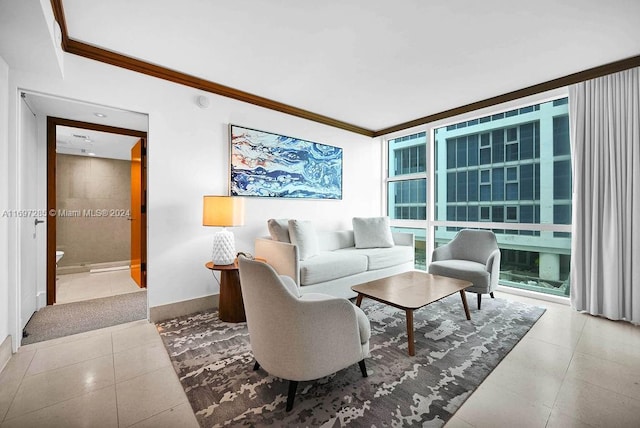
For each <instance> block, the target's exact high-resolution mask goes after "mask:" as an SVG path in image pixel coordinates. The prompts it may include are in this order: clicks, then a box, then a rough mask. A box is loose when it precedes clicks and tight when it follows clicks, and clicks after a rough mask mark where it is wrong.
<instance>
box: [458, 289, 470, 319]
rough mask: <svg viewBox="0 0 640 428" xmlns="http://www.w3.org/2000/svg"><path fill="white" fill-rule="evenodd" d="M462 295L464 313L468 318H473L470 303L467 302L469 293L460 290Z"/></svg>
mask: <svg viewBox="0 0 640 428" xmlns="http://www.w3.org/2000/svg"><path fill="white" fill-rule="evenodd" d="M460 296H461V297H462V306H464V313H465V315H467V319H468V320H470V319H471V314H470V313H469V305H468V304H467V294H466V293H465V292H464V290H460Z"/></svg>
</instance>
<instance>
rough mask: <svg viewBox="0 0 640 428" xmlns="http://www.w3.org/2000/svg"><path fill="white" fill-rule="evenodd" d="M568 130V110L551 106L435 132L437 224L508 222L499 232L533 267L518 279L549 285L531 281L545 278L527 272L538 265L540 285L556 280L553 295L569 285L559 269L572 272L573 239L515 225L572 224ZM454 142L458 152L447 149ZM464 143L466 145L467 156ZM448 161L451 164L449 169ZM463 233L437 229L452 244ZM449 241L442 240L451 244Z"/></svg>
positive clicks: (519, 259)
mask: <svg viewBox="0 0 640 428" xmlns="http://www.w3.org/2000/svg"><path fill="white" fill-rule="evenodd" d="M568 126H569V123H568V104H567V103H558V102H556V103H554V102H553V101H550V102H546V103H542V104H538V105H534V106H528V107H523V108H522V109H515V110H512V111H510V112H509V114H508V115H505V114H502V113H499V114H495V115H489V116H484V117H483V118H481V119H480V120H478V121H477V122H473V123H471V121H466V122H465V126H464V127H459V126H457V124H454V125H450V126H448V127H441V128H438V129H436V130H435V133H434V135H435V138H434V140H435V141H434V142H433V144H434V150H435V151H436V152H437V153H438V157H437V158H436V170H435V177H436V186H435V195H434V199H435V200H436V201H437V202H436V207H435V219H436V220H442V221H454V220H455V221H463V222H464V221H465V219H466V221H482V222H486V221H491V222H496V223H502V222H504V223H509V224H505V225H504V226H502V228H501V229H496V230H494V232H496V234H497V235H498V242H500V243H501V246H502V247H503V248H504V250H505V251H508V254H510V256H509V257H511V258H512V259H513V263H514V264H518V266H520V265H521V266H524V265H527V266H528V267H527V268H526V269H523V272H525V273H522V272H516V271H514V270H513V269H511V270H512V271H513V272H512V273H513V275H514V276H513V278H516V277H517V275H521V276H524V277H526V278H527V279H526V281H524V284H525V286H527V284H528V282H527V281H533V282H534V284H536V285H535V287H538V286H540V284H542V283H543V282H544V281H542V280H540V281H539V280H537V279H529V278H536V275H538V274H537V272H536V275H533V274H532V273H531V272H528V271H529V270H532V269H534V268H535V269H538V268H537V266H538V265H536V263H538V264H540V266H542V270H543V271H544V273H543V274H541V275H542V276H540V278H542V279H544V280H545V281H547V280H548V281H556V282H554V283H553V287H552V288H554V289H555V288H557V287H555V286H557V285H558V281H560V282H562V281H563V277H562V273H561V274H557V272H556V271H558V266H562V267H561V268H559V271H560V272H565V271H568V267H566V266H565V261H564V260H565V259H566V258H567V257H569V256H570V242H571V240H570V233H568V232H549V231H542V230H517V229H514V227H513V224H514V223H525V224H533V225H536V224H540V223H541V219H544V222H545V223H551V222H553V223H555V224H570V222H571V196H572V195H571V159H570V154H569V151H568V148H569V142H568V135H569V134H568V131H567V130H568ZM452 140H455V142H456V144H455V145H453V144H449V143H448V142H449V141H452ZM460 141H462V142H463V143H466V152H465V151H464V144H463V143H460V144H458V143H459V142H460ZM476 144H477V146H476ZM476 150H477V154H478V157H477V162H476V161H475V154H476ZM449 152H452V153H451V154H450V153H449ZM462 156H464V158H461V157H462ZM449 157H451V162H447V159H449ZM438 158H440V159H441V160H440V162H437V159H438ZM465 161H466V163H465ZM507 162H508V163H507ZM541 183H542V186H541ZM459 229H460V228H459V227H452V226H449V225H445V226H443V227H441V228H438V230H439V233H444V234H448V235H446V236H448V237H450V238H451V237H453V235H455V232H456V231H457V230H459ZM444 236H445V235H442V236H438V235H436V236H435V238H436V239H440V238H442V239H443V240H444V239H445V238H444ZM532 260H533V261H532ZM536 260H537V261H536ZM529 264H531V266H533V267H531V266H529ZM553 266H555V268H553V269H552V267H553ZM567 266H568V265H567ZM554 269H555V270H554ZM550 272H551V273H550ZM553 272H556V273H553ZM558 278H560V279H558ZM513 282H518V283H521V281H519V280H518V281H513ZM549 284H551V282H549ZM520 286H522V285H520ZM542 286H543V287H545V286H544V284H543V285H542Z"/></svg>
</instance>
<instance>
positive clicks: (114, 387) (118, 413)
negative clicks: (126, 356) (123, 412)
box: [109, 332, 120, 427]
mask: <svg viewBox="0 0 640 428" xmlns="http://www.w3.org/2000/svg"><path fill="white" fill-rule="evenodd" d="M113 333H114V332H111V333H110V334H109V336H110V338H111V361H112V362H113V393H114V394H115V398H116V424H117V426H118V427H119V426H120V409H119V406H118V382H117V376H116V353H115V352H114V345H113Z"/></svg>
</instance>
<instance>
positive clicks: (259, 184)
mask: <svg viewBox="0 0 640 428" xmlns="http://www.w3.org/2000/svg"><path fill="white" fill-rule="evenodd" d="M229 133H230V136H231V195H232V196H261V197H272V198H311V199H342V149H341V148H339V147H334V146H328V145H325V144H319V143H314V142H311V141H306V140H301V139H298V138H292V137H286V136H284V135H278V134H273V133H271V132H264V131H257V130H255V129H250V128H244V127H241V126H236V125H231V126H230V132H229Z"/></svg>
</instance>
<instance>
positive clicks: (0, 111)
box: [0, 57, 11, 343]
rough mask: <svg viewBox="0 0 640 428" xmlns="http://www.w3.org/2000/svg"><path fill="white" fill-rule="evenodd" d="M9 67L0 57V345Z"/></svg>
mask: <svg viewBox="0 0 640 428" xmlns="http://www.w3.org/2000/svg"><path fill="white" fill-rule="evenodd" d="M8 91H9V66H8V65H7V63H6V62H5V61H4V59H2V57H0V237H2V238H0V314H1V315H0V343H2V341H4V339H5V338H6V337H7V336H8V335H9V334H11V332H10V330H9V315H8V314H9V312H10V311H9V276H8V271H9V259H8V240H7V235H8V222H7V221H6V218H5V217H1V215H2V212H3V211H4V210H5V209H7V206H8V199H9V197H8V191H9V190H8V170H9V166H8V165H9V164H8V161H9V159H8V158H9V155H8V150H7V149H8V147H7V146H8V145H7V140H8V135H9V134H8V124H9V94H8Z"/></svg>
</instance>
